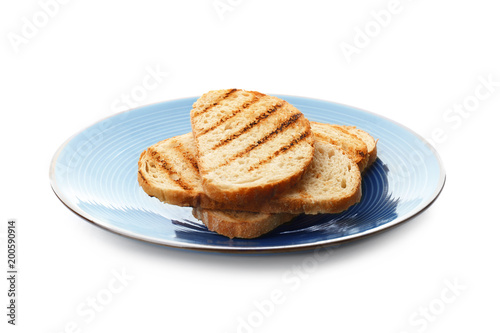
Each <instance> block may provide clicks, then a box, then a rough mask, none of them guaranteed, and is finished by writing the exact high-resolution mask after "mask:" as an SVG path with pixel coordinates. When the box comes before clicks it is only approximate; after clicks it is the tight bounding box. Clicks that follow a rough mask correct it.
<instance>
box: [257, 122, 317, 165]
mask: <svg viewBox="0 0 500 333" xmlns="http://www.w3.org/2000/svg"><path fill="white" fill-rule="evenodd" d="M309 135H311V131H310V130H309V131H305V132H303V133H302V134H300V135H299V136H297V137H295V138H293V139H292V141H290V142H289V143H288V144H286V145H284V146H282V147H281V148H280V149H278V150H277V151H275V152H274V153H273V154H272V155H270V156H268V157H267V158H266V159H263V160H260V161H259V162H258V163H257V164H255V165H253V166H251V167H250V169H249V170H248V171H253V170H256V169H258V168H259V167H261V166H262V165H263V164H266V163H268V162H269V161H271V160H272V159H273V158H276V157H277V156H278V155H280V154H282V153H284V152H286V151H287V150H289V149H292V148H293V147H296V146H297V144H298V143H299V142H300V141H303V140H304V139H305V138H307V137H308V136H309Z"/></svg>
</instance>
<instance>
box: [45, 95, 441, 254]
mask: <svg viewBox="0 0 500 333" xmlns="http://www.w3.org/2000/svg"><path fill="white" fill-rule="evenodd" d="M269 95H271V96H276V97H279V98H281V97H285V98H282V99H285V100H286V98H287V97H292V98H299V99H304V100H312V101H319V102H323V103H327V104H328V103H329V104H335V105H339V106H342V107H345V108H350V109H355V110H358V111H361V112H364V113H367V114H370V115H372V116H375V117H378V118H381V119H384V120H386V121H388V122H390V123H392V124H394V125H396V126H398V127H400V128H402V129H404V130H405V131H406V132H409V133H410V134H412V135H414V136H415V137H416V138H417V139H418V140H420V141H421V142H422V143H423V144H424V145H425V146H426V147H427V148H428V149H429V150H430V151H431V153H432V155H433V156H434V158H435V159H436V161H437V164H438V166H439V179H438V182H437V186H436V188H435V189H434V192H433V194H432V195H430V196H429V197H428V198H427V200H426V201H424V202H423V203H421V204H420V205H419V206H418V207H416V208H415V209H413V210H412V211H410V212H409V213H407V214H405V215H404V216H402V217H400V218H397V219H395V220H393V221H391V222H388V223H386V224H383V225H380V226H377V227H375V228H371V229H368V230H365V231H363V232H361V233H357V234H353V235H348V236H343V237H339V238H335V239H327V240H321V241H316V242H312V243H308V244H290V245H285V246H264V247H263V246H249V247H243V246H236V247H231V248H229V247H226V246H221V245H204V244H196V243H185V242H179V241H175V240H167V241H165V240H163V241H161V240H159V239H157V238H154V237H150V236H144V235H139V234H137V233H134V232H131V231H129V230H126V229H123V228H119V227H115V226H112V225H109V224H108V223H106V222H103V221H101V220H99V219H96V218H95V217H92V216H90V214H87V213H86V212H84V211H83V210H81V209H80V208H79V207H76V206H75V205H74V204H73V202H72V201H71V200H69V199H68V198H66V197H65V196H64V195H63V194H62V191H61V190H60V188H59V186H58V185H57V182H56V180H55V169H56V164H57V160H58V157H59V155H60V153H61V152H62V151H63V150H64V148H65V147H66V146H67V145H68V144H69V143H70V142H71V141H72V140H73V139H74V138H75V137H77V136H78V135H80V134H81V133H83V132H85V131H86V130H88V129H89V128H91V127H93V126H95V125H97V124H99V123H101V122H103V121H105V120H107V119H110V118H114V117H117V116H118V115H121V114H124V113H127V112H133V111H134V110H138V109H142V108H146V107H151V106H155V105H160V104H165V103H168V102H175V101H179V102H180V101H183V100H190V99H196V98H199V96H191V97H182V98H175V99H169V100H165V101H161V102H154V103H150V104H145V105H140V106H138V107H135V108H131V109H127V110H124V111H120V112H117V113H114V114H112V115H109V116H107V117H104V118H102V119H100V120H97V121H95V122H93V123H92V124H90V125H88V126H86V127H84V128H83V129H81V130H80V131H78V132H76V133H75V134H73V135H71V136H70V137H69V138H68V139H66V140H65V141H64V142H63V143H62V144H61V145H60V146H59V148H58V149H57V150H56V152H55V153H54V155H53V157H52V159H51V162H50V166H49V180H50V186H51V188H52V190H53V192H54V194H55V195H56V197H57V198H58V199H59V200H60V201H61V202H62V203H63V204H64V205H65V206H66V207H67V208H68V209H69V210H70V211H72V212H73V213H74V214H76V215H77V216H79V217H81V218H83V219H84V220H86V221H87V222H90V223H91V224H93V225H95V226H98V227H100V228H102V229H104V230H107V231H111V232H113V233H115V234H118V235H120V236H125V237H127V238H130V239H134V240H137V241H142V242H147V243H152V244H156V245H161V246H165V247H171V248H176V249H183V250H194V251H203V252H217V253H238V254H242V253H248V254H252V253H262V254H266V253H286V252H294V251H310V250H313V249H316V248H321V247H327V246H336V245H341V244H345V243H347V242H351V241H354V240H360V239H363V238H366V237H368V236H372V235H375V234H378V233H380V232H383V231H386V230H389V229H392V228H393V227H395V226H398V225H400V224H402V223H404V222H407V221H409V220H411V219H413V218H415V217H416V216H418V215H420V214H421V213H423V212H424V211H425V210H427V209H428V208H429V207H430V206H431V205H432V204H433V203H434V202H435V201H436V199H437V198H438V197H439V195H440V194H441V192H442V190H443V188H444V185H445V183H446V171H445V168H444V165H443V161H442V159H441V156H440V155H439V153H438V152H437V150H436V148H435V147H434V146H433V145H432V144H430V143H429V141H427V140H426V139H425V138H424V137H423V136H421V135H420V134H418V133H416V132H415V131H413V130H412V129H410V128H409V127H407V126H405V125H403V124H401V123H399V122H397V121H394V120H392V119H390V118H388V117H386V116H383V115H380V114H377V113H375V112H372V111H368V110H364V109H362V108H358V107H353V106H350V105H347V104H343V103H338V102H333V101H330V100H326V99H320V98H313V97H305V96H299V95H287V94H269ZM292 105H293V104H292Z"/></svg>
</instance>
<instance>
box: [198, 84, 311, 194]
mask: <svg viewBox="0 0 500 333" xmlns="http://www.w3.org/2000/svg"><path fill="white" fill-rule="evenodd" d="M191 126H192V129H193V135H194V138H195V144H196V149H197V154H196V157H195V158H196V160H197V163H198V168H199V172H200V177H201V181H202V182H201V184H202V187H203V190H204V191H205V193H206V194H207V195H208V196H209V197H211V198H212V199H214V200H217V201H222V202H224V201H225V202H228V201H230V202H233V203H236V204H244V203H246V202H248V201H260V202H262V201H265V200H267V199H269V198H271V197H273V196H274V195H276V194H280V193H283V192H284V191H285V190H287V189H289V188H290V187H292V186H293V185H295V184H296V183H297V182H298V181H299V180H300V178H301V177H302V175H303V174H304V172H305V171H306V169H307V167H308V166H309V164H310V163H311V161H312V158H313V155H314V137H313V135H312V132H311V127H310V124H309V121H308V120H307V119H306V118H305V117H304V115H303V114H302V113H301V112H300V111H299V110H297V109H296V108H295V107H293V106H292V105H290V104H289V103H287V102H286V101H284V100H281V99H279V98H277V97H273V96H267V95H264V94H261V93H258V92H254V91H243V90H239V89H225V90H216V91H210V92H208V93H206V94H204V95H202V96H201V97H200V98H199V99H198V100H197V101H196V102H195V103H194V104H193V109H192V110H191Z"/></svg>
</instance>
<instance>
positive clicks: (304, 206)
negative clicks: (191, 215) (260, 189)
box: [138, 133, 361, 214]
mask: <svg viewBox="0 0 500 333" xmlns="http://www.w3.org/2000/svg"><path fill="white" fill-rule="evenodd" d="M195 151H196V150H195V148H194V143H193V137H192V135H191V133H188V134H184V135H181V136H178V137H174V138H170V139H167V140H164V141H161V142H159V143H157V144H154V145H152V146H151V147H149V148H148V149H147V150H146V151H145V152H143V153H142V154H141V157H140V160H139V173H138V181H139V184H140V185H141V186H142V187H143V189H144V191H145V192H146V193H148V194H149V195H151V196H155V197H157V198H158V199H160V200H161V201H163V202H166V203H170V204H175V205H179V206H192V207H202V208H207V209H218V210H244V211H251V212H263V213H283V212H287V213H293V214H300V213H308V214H317V213H338V212H341V211H343V210H345V209H347V208H349V207H350V206H351V205H353V204H354V203H356V202H358V201H359V199H360V198H361V175H360V171H359V168H358V166H357V165H356V163H354V162H353V161H352V160H351V159H350V158H349V157H348V156H347V155H346V154H345V153H344V151H343V150H342V149H341V148H339V147H337V146H335V145H333V144H331V143H328V142H324V141H322V140H321V139H319V140H317V141H316V143H315V151H314V158H313V162H312V163H311V165H310V166H309V168H308V170H307V172H306V173H305V175H304V176H303V177H302V179H301V181H300V182H299V183H298V184H297V185H296V186H294V187H293V188H292V189H290V190H289V191H287V192H286V193H283V194H282V195H279V196H277V197H274V198H272V199H270V200H267V201H266V202H258V201H248V202H245V203H241V202H235V201H231V200H227V201H223V202H220V201H216V200H213V199H212V198H210V197H208V195H207V194H206V193H205V191H204V188H203V186H202V180H201V177H200V174H199V173H198V169H197V168H198V166H197V164H196V158H195V155H196V154H195Z"/></svg>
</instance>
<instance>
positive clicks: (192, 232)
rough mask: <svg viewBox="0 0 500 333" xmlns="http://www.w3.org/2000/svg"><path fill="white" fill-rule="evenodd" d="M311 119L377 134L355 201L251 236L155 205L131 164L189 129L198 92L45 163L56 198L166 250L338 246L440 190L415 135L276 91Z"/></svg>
mask: <svg viewBox="0 0 500 333" xmlns="http://www.w3.org/2000/svg"><path fill="white" fill-rule="evenodd" d="M277 96H278V97H280V98H282V99H285V100H287V101H288V102H289V103H291V104H293V105H294V106H295V107H297V108H298V109H299V110H301V111H302V112H303V113H304V114H305V115H306V117H307V118H308V119H310V120H313V121H320V122H328V123H335V124H341V125H355V126H357V127H359V128H361V129H363V130H365V131H367V132H368V133H370V134H371V135H372V136H373V137H375V138H378V139H379V141H378V156H379V158H378V159H377V161H376V162H375V163H374V164H373V165H372V166H371V168H370V169H369V170H368V171H367V172H366V174H365V175H364V176H363V183H362V190H363V197H362V200H361V202H360V203H359V204H357V205H355V206H353V207H351V208H350V209H349V210H347V211H345V212H344V213H341V214H336V215H316V216H305V215H301V216H299V217H298V218H296V219H295V220H293V221H292V222H290V223H287V224H285V225H282V226H280V227H279V228H277V229H275V230H274V231H272V232H271V233H269V234H267V235H264V236H262V237H260V238H258V239H253V240H243V239H233V240H230V239H228V238H226V237H223V236H220V235H217V234H215V233H213V232H210V231H208V229H207V228H206V227H205V226H204V225H203V223H201V221H198V220H196V219H195V218H194V217H193V216H192V215H191V208H183V207H177V206H172V205H168V204H164V203H161V202H160V201H159V200H157V199H156V198H151V197H149V196H148V195H147V194H146V193H144V192H143V191H142V189H141V187H140V186H139V185H138V183H137V161H138V159H139V155H140V153H141V152H142V151H143V150H144V149H146V148H147V147H148V146H150V145H152V144H154V143H156V142H158V141H160V140H163V139H166V138H168V137H172V136H175V135H180V134H184V133H187V132H189V131H191V126H190V121H189V112H190V110H191V105H192V104H193V103H194V102H195V100H196V98H185V99H180V100H174V101H168V102H163V103H159V104H154V105H149V106H144V107H141V108H138V109H134V110H130V111H127V112H124V113H120V114H117V115H115V116H113V117H110V118H107V119H104V120H102V121H100V122H98V123H96V124H94V125H92V126H90V127H88V128H87V129H85V130H83V131H82V132H80V133H78V134H76V135H75V136H73V137H72V138H70V139H69V140H68V141H67V142H65V143H64V144H63V145H62V146H61V147H60V148H59V150H58V151H57V152H56V154H55V155H54V158H53V160H52V164H51V166H50V179H51V185H52V188H53V190H54V192H55V193H56V195H57V196H58V197H59V199H60V200H61V201H62V202H63V203H64V204H65V205H66V206H67V207H68V208H70V209H71V210H73V211H74V212H75V213H77V214H78V215H80V216H82V217H84V218H85V219H87V220H89V221H91V222H93V223H95V224H97V225H99V226H101V227H103V228H105V229H107V230H110V231H113V232H116V233H118V234H121V235H124V236H128V237H132V238H136V239H140V240H143V241H147V242H152V243H156V244H162V245H167V246H172V247H179V248H187V249H197V250H210V251H228V252H241V251H245V252H280V251H290V250H299V249H308V248H314V247H317V246H324V245H333V244H340V243H343V242H346V241H350V240H353V239H357V238H360V237H365V236H368V235H371V234H374V233H376V232H379V231H382V230H385V229H388V228H390V227H392V226H394V225H397V224H399V223H401V222H403V221H405V220H407V219H409V218H411V217H413V216H415V215H416V214H418V213H419V212H421V211H422V210H424V209H425V208H427V207H428V206H429V205H430V204H431V203H432V202H433V201H434V200H435V199H436V198H437V196H438V195H439V193H440V192H441V189H442V188H443V186H444V182H445V173H444V169H443V167H442V164H441V161H440V158H439V156H438V155H437V153H436V152H435V150H434V149H433V148H432V147H430V145H428V144H427V143H426V142H425V140H423V139H422V138H421V137H420V136H418V135H417V134H415V133H413V132H412V131H410V130H409V129H407V128H405V127H403V126H401V125H399V124H397V123H395V122H393V121H391V120H388V119H386V118H383V117H380V116H377V115H375V114H372V113H369V112H366V111H362V110H359V109H356V108H353V107H349V106H345V105H340V104H336V103H332V102H327V101H321V100H316V99H310V98H304V97H296V96H283V95H277Z"/></svg>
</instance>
